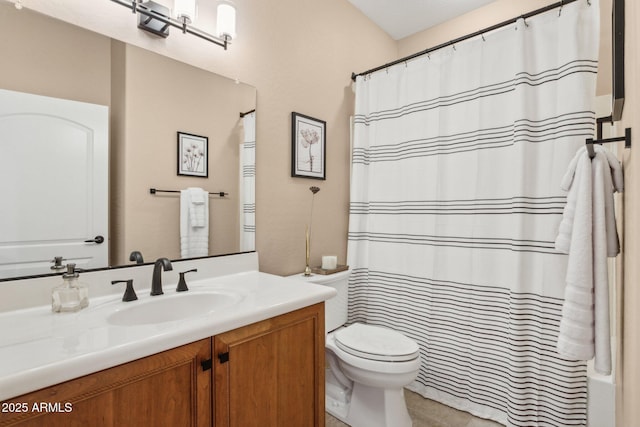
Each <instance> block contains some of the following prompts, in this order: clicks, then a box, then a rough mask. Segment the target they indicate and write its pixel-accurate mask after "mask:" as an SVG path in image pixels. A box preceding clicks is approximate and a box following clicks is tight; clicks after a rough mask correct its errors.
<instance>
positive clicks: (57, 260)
mask: <svg viewBox="0 0 640 427" xmlns="http://www.w3.org/2000/svg"><path fill="white" fill-rule="evenodd" d="M62 261H66V259H64V258H63V257H61V256H56V257H53V259H52V260H51V261H50V262H51V263H52V264H53V265H52V266H51V269H52V270H66V269H67V266H66V265H62Z"/></svg>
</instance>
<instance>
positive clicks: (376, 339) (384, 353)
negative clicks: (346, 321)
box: [335, 323, 419, 362]
mask: <svg viewBox="0 0 640 427" xmlns="http://www.w3.org/2000/svg"><path fill="white" fill-rule="evenodd" d="M335 340H336V345H337V346H338V348H340V349H341V350H342V351H345V352H347V353H350V354H352V355H354V356H358V357H362V358H364V359H369V360H379V361H385V362H406V361H408V360H413V359H415V358H417V357H418V353H419V347H418V344H417V343H416V342H415V341H413V340H412V339H409V338H407V337H406V336H404V335H403V334H401V333H400V332H397V331H394V330H391V329H388V328H383V327H381V326H373V325H364V324H362V323H354V324H353V325H351V326H347V327H346V328H343V329H340V330H338V331H336V333H335Z"/></svg>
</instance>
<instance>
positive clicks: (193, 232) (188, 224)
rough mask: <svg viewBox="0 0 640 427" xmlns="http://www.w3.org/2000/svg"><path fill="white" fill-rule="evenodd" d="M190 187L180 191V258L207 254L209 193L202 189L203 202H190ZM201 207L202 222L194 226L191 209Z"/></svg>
mask: <svg viewBox="0 0 640 427" xmlns="http://www.w3.org/2000/svg"><path fill="white" fill-rule="evenodd" d="M191 190H192V189H191V188H188V189H186V190H182V191H180V253H181V256H182V258H191V257H198V256H207V255H209V195H208V193H207V192H206V191H204V193H205V195H206V198H205V199H204V203H196V204H194V203H192V199H191ZM196 205H197V206H199V207H202V209H203V213H202V214H203V217H204V224H203V225H202V226H197V227H194V226H193V223H192V215H191V211H192V210H193V207H194V206H196Z"/></svg>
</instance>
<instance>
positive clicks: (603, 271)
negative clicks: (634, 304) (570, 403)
mask: <svg viewBox="0 0 640 427" xmlns="http://www.w3.org/2000/svg"><path fill="white" fill-rule="evenodd" d="M594 150H595V153H596V156H595V157H594V158H593V159H590V158H589V155H588V154H587V151H586V148H585V147H581V148H580V149H579V150H578V152H577V153H576V156H575V157H574V158H573V160H572V161H571V163H570V164H569V168H568V170H567V173H566V174H565V176H564V177H563V180H562V184H561V186H562V188H563V189H565V190H568V191H569V194H568V195H567V204H566V206H565V209H564V212H563V216H562V222H561V224H560V228H559V232H558V237H557V238H556V249H557V250H559V251H560V252H563V253H568V254H569V259H568V263H567V276H566V288H565V300H564V304H563V307H562V319H561V321H560V333H559V336H558V344H557V348H558V352H559V353H560V354H561V355H562V356H564V357H567V358H569V359H574V360H589V359H591V358H593V357H595V366H594V367H595V369H596V371H597V372H599V373H602V374H605V375H608V374H610V373H611V345H610V330H609V284H608V274H607V256H615V255H617V254H618V252H619V250H620V249H619V243H618V235H617V231H616V226H615V214H614V205H613V193H614V192H615V191H622V189H623V181H622V168H621V166H620V162H619V161H618V160H617V159H616V158H615V156H613V155H612V154H611V153H609V152H608V151H607V150H605V149H604V148H602V147H600V146H594Z"/></svg>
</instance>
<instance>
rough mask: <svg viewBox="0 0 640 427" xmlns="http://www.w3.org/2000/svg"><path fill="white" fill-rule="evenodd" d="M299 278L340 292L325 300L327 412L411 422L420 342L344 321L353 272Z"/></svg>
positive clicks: (360, 422)
mask: <svg viewBox="0 0 640 427" xmlns="http://www.w3.org/2000/svg"><path fill="white" fill-rule="evenodd" d="M295 277H296V278H302V279H303V280H306V281H309V282H313V283H318V284H322V285H326V286H332V287H335V288H336V289H337V291H338V295H336V296H335V297H333V298H331V299H330V300H327V301H326V302H325V319H326V330H327V331H330V332H329V333H328V334H327V335H326V347H325V356H326V365H327V366H326V370H325V378H326V379H325V382H326V384H325V392H326V396H325V402H326V410H327V412H329V413H330V414H331V415H333V416H334V417H336V418H338V419H339V420H340V421H342V422H344V423H346V424H348V425H350V426H352V427H411V426H412V421H411V418H410V416H409V412H408V411H407V405H406V403H405V400H404V386H406V385H408V384H410V383H411V382H412V381H413V380H415V378H416V377H417V375H418V371H419V369H420V352H419V347H418V344H417V343H416V342H415V341H414V340H412V339H410V338H408V337H406V336H405V335H403V334H402V333H400V332H398V331H394V330H392V329H389V328H385V327H382V326H376V325H366V324H362V323H353V324H351V325H349V326H343V325H344V324H345V323H346V320H347V313H346V310H347V293H348V277H349V271H346V272H341V273H335V274H332V275H327V276H322V275H312V276H311V277H305V276H301V275H296V276H295Z"/></svg>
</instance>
